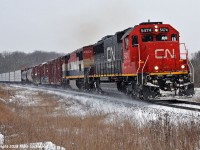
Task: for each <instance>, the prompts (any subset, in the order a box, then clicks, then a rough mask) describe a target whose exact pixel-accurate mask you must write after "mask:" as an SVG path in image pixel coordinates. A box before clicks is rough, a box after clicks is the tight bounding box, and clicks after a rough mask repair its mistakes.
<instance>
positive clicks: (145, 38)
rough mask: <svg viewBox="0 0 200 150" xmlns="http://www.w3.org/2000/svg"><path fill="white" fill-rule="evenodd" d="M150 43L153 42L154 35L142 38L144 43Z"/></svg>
mask: <svg viewBox="0 0 200 150" xmlns="http://www.w3.org/2000/svg"><path fill="white" fill-rule="evenodd" d="M149 41H153V36H152V35H143V36H142V42H149Z"/></svg>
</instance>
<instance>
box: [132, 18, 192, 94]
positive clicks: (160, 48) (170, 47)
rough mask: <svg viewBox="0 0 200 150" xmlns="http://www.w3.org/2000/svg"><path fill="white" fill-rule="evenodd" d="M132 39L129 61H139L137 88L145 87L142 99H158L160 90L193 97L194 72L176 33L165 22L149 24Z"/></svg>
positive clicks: (143, 25)
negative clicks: (145, 97) (156, 97)
mask: <svg viewBox="0 0 200 150" xmlns="http://www.w3.org/2000/svg"><path fill="white" fill-rule="evenodd" d="M129 37H130V38H131V42H132V45H131V47H130V57H132V59H133V61H136V62H135V66H136V69H135V70H136V75H137V84H139V85H142V87H143V88H142V90H143V93H145V94H143V95H145V96H147V97H149V96H150V97H152V96H153V97H155V96H156V95H160V90H162V91H170V92H174V94H175V95H180V96H183V95H187V96H189V95H193V94H194V83H193V80H194V78H191V74H193V73H194V70H193V67H192V65H191V64H190V62H189V59H188V52H187V49H186V48H185V44H183V43H180V41H179V32H178V31H177V30H176V29H174V28H173V27H172V26H171V25H169V24H162V22H146V23H141V24H140V25H138V26H137V27H135V28H134V29H133V30H132V32H131V33H130V35H129ZM181 47H183V48H185V50H184V51H182V50H181ZM134 58H135V59H134Z"/></svg>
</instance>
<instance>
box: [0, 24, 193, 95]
mask: <svg viewBox="0 0 200 150" xmlns="http://www.w3.org/2000/svg"><path fill="white" fill-rule="evenodd" d="M181 45H183V46H185V44H183V43H180V37H179V32H178V31H177V30H176V29H175V28H173V27H172V26H171V25H169V24H163V23H162V22H144V23H141V24H139V25H136V26H134V27H131V28H127V29H125V30H123V31H119V32H117V33H115V34H114V35H108V36H105V37H104V38H102V39H101V40H99V41H98V42H97V43H95V44H93V45H89V46H84V47H82V48H80V49H78V50H75V51H73V52H72V53H69V54H67V55H65V56H62V57H59V58H57V59H54V60H50V61H48V62H45V63H43V64H39V65H37V66H34V67H32V68H27V69H25V70H24V71H22V80H27V81H29V82H32V83H35V84H47V85H62V86H64V87H71V88H73V89H87V90H97V91H101V84H102V83H103V82H107V83H111V82H114V83H116V87H117V89H118V90H119V91H121V92H124V93H126V94H129V95H131V96H133V97H137V98H142V99H148V98H155V97H157V96H161V93H160V91H161V90H163V91H174V94H175V95H177V94H178V95H181V96H183V95H187V96H189V95H193V94H194V78H192V77H191V74H192V75H193V74H194V69H193V67H192V64H191V63H190V62H189V59H188V52H187V49H186V48H185V51H184V53H182V52H181ZM183 56H184V57H183ZM0 77H1V76H0ZM25 77H26V79H25Z"/></svg>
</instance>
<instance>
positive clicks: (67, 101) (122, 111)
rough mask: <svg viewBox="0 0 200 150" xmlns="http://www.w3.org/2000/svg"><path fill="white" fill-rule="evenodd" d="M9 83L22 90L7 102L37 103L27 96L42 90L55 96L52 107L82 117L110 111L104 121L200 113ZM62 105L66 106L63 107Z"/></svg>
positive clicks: (174, 118)
mask: <svg viewBox="0 0 200 150" xmlns="http://www.w3.org/2000/svg"><path fill="white" fill-rule="evenodd" d="M11 87H12V88H17V89H23V90H19V91H18V92H17V94H16V95H15V96H13V97H12V99H10V102H13V101H18V102H20V103H21V105H26V106H30V105H32V106H37V105H38V101H40V100H37V99H34V98H31V97H34V93H35V94H37V93H38V92H39V91H42V92H45V93H47V94H53V95H55V96H57V100H58V102H60V103H59V104H60V105H59V107H57V108H56V109H57V110H59V109H65V111H66V112H67V113H68V114H69V113H70V114H71V115H72V116H82V117H84V116H87V115H89V114H92V113H97V112H103V113H107V114H110V115H109V117H108V121H112V117H115V116H118V117H119V119H121V120H123V119H124V118H127V117H128V118H132V119H133V120H134V121H138V122H140V123H141V124H143V123H147V122H146V121H152V120H158V119H162V118H163V117H166V116H167V117H169V118H170V120H171V121H172V122H177V121H178V122H179V121H180V122H182V121H186V122H187V121H190V120H191V119H192V120H198V117H199V115H200V113H198V112H194V111H188V110H183V109H177V108H171V107H166V106H159V105H154V104H149V103H145V102H141V101H138V100H132V99H129V98H127V97H123V96H122V97H119V98H118V97H110V96H102V95H94V94H90V93H79V92H76V91H70V90H63V89H53V88H44V87H35V86H22V85H11ZM198 98H199V99H200V89H196V95H195V96H194V97H193V99H198ZM188 100H192V99H188ZM65 105H66V106H70V107H66V108H65ZM56 113H57V111H55V113H54V114H53V115H56Z"/></svg>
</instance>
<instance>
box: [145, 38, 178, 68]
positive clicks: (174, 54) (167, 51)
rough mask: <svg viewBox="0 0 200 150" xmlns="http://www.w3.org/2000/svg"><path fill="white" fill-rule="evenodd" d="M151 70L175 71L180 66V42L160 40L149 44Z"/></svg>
mask: <svg viewBox="0 0 200 150" xmlns="http://www.w3.org/2000/svg"><path fill="white" fill-rule="evenodd" d="M149 47H150V48H149V55H150V61H149V71H150V72H166V71H167V72H173V71H176V70H177V68H178V66H179V51H178V44H175V43H170V42H168V43H166V42H160V43H156V44H151V45H149Z"/></svg>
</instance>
